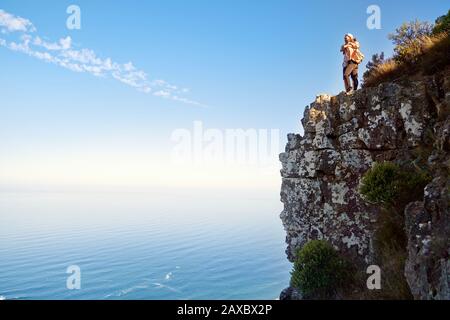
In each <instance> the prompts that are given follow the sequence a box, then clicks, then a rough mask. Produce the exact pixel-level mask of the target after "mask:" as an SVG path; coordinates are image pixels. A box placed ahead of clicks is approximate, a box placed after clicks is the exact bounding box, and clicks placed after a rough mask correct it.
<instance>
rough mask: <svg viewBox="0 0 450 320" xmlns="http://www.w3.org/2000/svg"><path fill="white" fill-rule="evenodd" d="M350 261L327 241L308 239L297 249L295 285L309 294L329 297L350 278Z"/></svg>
mask: <svg viewBox="0 0 450 320" xmlns="http://www.w3.org/2000/svg"><path fill="white" fill-rule="evenodd" d="M348 269H349V264H348V263H347V262H346V260H345V259H344V258H342V257H341V256H340V254H339V253H338V252H337V251H336V250H335V249H334V248H333V247H332V246H331V245H330V244H329V243H328V242H326V241H323V240H313V241H310V242H308V243H307V244H306V245H305V246H303V248H301V249H300V250H299V251H298V253H297V259H296V261H295V262H294V269H293V271H292V273H291V275H292V277H291V286H293V287H295V288H298V289H299V290H300V291H301V292H302V293H303V294H304V295H305V296H306V297H307V298H318V299H327V298H330V297H332V296H333V295H335V294H336V292H338V291H340V290H341V289H343V288H345V287H346V286H347V285H348V284H349V282H350V277H349V274H350V273H349V270H348Z"/></svg>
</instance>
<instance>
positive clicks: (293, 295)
mask: <svg viewBox="0 0 450 320" xmlns="http://www.w3.org/2000/svg"><path fill="white" fill-rule="evenodd" d="M280 300H303V295H302V294H301V292H300V291H298V290H297V289H295V288H293V287H287V288H286V289H284V290H283V291H281V294H280Z"/></svg>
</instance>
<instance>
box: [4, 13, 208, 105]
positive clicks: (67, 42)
mask: <svg viewBox="0 0 450 320" xmlns="http://www.w3.org/2000/svg"><path fill="white" fill-rule="evenodd" d="M0 32H1V33H2V34H3V35H4V37H5V38H4V39H2V38H0V46H2V47H5V48H8V49H9V50H12V51H14V52H21V53H24V54H27V55H29V56H31V57H34V58H36V59H39V60H42V61H45V62H48V63H52V64H55V65H58V66H60V67H63V68H66V69H68V70H71V71H73V72H85V73H89V74H92V75H94V76H97V77H111V78H113V79H116V80H117V81H120V82H121V83H123V84H125V85H127V86H130V87H133V88H135V89H136V90H138V91H141V92H144V93H146V94H152V95H153V96H156V97H161V98H164V99H170V100H173V101H177V102H181V103H184V104H188V105H193V106H198V107H206V105H204V104H202V103H199V102H197V101H194V100H191V99H188V98H187V97H185V95H186V94H187V93H189V89H187V88H181V87H179V86H176V85H173V84H171V83H169V82H167V81H165V80H160V79H157V80H152V79H149V77H148V75H147V73H145V72H144V71H143V70H140V69H138V68H136V67H135V66H134V65H133V63H132V62H127V63H117V62H115V61H113V60H112V59H111V58H100V57H98V56H97V55H96V53H95V52H94V50H92V49H88V48H74V46H73V43H72V38H71V37H70V36H67V37H65V38H61V39H59V40H58V41H54V42H52V41H47V40H44V39H43V38H42V37H40V36H39V35H37V29H36V27H35V26H34V25H33V23H32V22H31V21H30V20H28V19H25V18H22V17H18V16H15V15H13V14H11V13H8V12H5V11H4V10H1V9H0ZM8 38H9V39H8ZM10 38H13V39H10Z"/></svg>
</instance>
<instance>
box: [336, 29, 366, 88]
mask: <svg viewBox="0 0 450 320" xmlns="http://www.w3.org/2000/svg"><path fill="white" fill-rule="evenodd" d="M344 41H345V43H344V45H343V46H342V47H341V52H342V53H343V55H344V63H343V64H342V67H343V75H344V85H345V91H346V92H347V93H351V92H352V86H351V85H350V79H349V77H351V78H352V82H353V90H355V91H356V90H357V89H358V65H359V64H360V63H361V61H362V60H363V58H364V55H363V54H362V53H361V51H359V42H358V41H357V40H356V38H355V37H354V36H353V35H352V34H350V33H347V34H346V35H345V37H344Z"/></svg>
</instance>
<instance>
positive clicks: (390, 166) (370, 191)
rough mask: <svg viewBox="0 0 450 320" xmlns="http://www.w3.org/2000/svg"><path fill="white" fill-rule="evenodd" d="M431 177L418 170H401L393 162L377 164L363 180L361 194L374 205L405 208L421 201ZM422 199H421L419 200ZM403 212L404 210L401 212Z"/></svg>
mask: <svg viewBox="0 0 450 320" xmlns="http://www.w3.org/2000/svg"><path fill="white" fill-rule="evenodd" d="M429 181H430V177H429V176H428V175H427V174H426V173H424V172H418V171H417V170H416V169H414V168H411V169H406V168H400V167H399V166H398V165H397V164H395V163H392V162H382V163H376V164H375V166H374V167H373V168H372V169H370V170H369V171H367V172H366V174H365V175H364V176H363V178H362V180H361V186H360V189H359V192H360V194H361V195H362V196H363V197H364V199H365V200H367V201H368V202H371V203H373V204H382V205H385V206H386V207H389V206H392V205H393V204H394V203H396V204H397V205H398V206H404V205H406V204H407V203H408V202H411V201H417V200H420V199H421V196H422V194H423V188H424V187H425V186H426V184H427V183H428V182H429ZM419 198H420V199H419ZM401 211H403V210H401Z"/></svg>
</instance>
